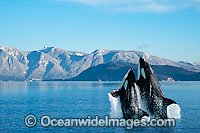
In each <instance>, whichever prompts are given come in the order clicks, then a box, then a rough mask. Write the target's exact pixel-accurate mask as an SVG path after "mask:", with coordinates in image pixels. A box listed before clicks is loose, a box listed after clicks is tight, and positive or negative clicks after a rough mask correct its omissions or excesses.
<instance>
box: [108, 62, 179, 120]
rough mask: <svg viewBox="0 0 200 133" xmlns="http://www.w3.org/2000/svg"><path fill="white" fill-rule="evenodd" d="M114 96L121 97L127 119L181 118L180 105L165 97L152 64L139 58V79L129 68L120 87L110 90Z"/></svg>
mask: <svg viewBox="0 0 200 133" xmlns="http://www.w3.org/2000/svg"><path fill="white" fill-rule="evenodd" d="M109 94H111V95H112V96H113V97H115V98H117V97H119V98H120V103H121V110H122V113H123V117H124V118H125V119H130V118H132V119H136V118H137V119H141V118H143V117H144V116H145V117H151V118H162V119H165V118H179V117H180V107H179V105H178V104H177V103H176V102H175V101H174V100H171V99H168V98H165V97H164V93H163V91H162V88H161V85H160V83H159V82H158V79H157V77H156V75H155V74H154V72H153V70H152V68H151V66H150V65H149V64H148V63H147V62H146V61H145V60H144V59H143V58H140V59H139V64H138V80H136V79H135V74H134V71H133V69H129V70H128V72H127V73H126V75H125V76H124V78H123V81H122V85H121V88H120V89H116V90H112V91H110V92H109Z"/></svg>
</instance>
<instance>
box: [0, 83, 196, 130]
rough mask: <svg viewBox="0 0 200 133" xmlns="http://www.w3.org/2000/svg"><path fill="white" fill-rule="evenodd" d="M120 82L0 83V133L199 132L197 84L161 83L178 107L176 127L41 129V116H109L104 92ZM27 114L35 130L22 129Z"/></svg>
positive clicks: (166, 94)
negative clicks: (179, 111) (32, 115)
mask: <svg viewBox="0 0 200 133" xmlns="http://www.w3.org/2000/svg"><path fill="white" fill-rule="evenodd" d="M120 85H121V82H59V81H58V82H57V81H56V82H0V132H22V131H23V132H127V131H134V132H147V133H149V132H192V133H193V132H200V112H199V111H200V82H161V85H162V88H163V91H164V94H165V97H168V98H171V99H173V100H175V101H176V102H177V103H178V104H179V106H180V107H181V119H178V120H176V127H136V128H133V129H132V130H127V129H126V128H124V127H93V128H92V127H87V128H86V127H85V128H84V127H79V128H77V127H70V128H69V127H47V128H45V127H42V126H41V125H40V122H39V119H40V117H41V116H43V115H48V116H50V117H51V118H87V116H88V115H90V116H92V117H93V116H96V115H98V116H99V117H101V118H104V116H105V115H109V116H110V111H111V107H110V102H109V98H108V92H109V91H111V90H113V89H118V88H119V87H120ZM28 114H34V115H35V116H36V118H37V124H36V126H35V127H32V128H28V127H27V126H25V123H24V119H25V117H26V116H27V115H28Z"/></svg>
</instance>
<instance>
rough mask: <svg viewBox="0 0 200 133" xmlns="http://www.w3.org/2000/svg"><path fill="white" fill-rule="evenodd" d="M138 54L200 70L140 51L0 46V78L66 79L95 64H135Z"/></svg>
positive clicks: (151, 60) (149, 59)
mask: <svg viewBox="0 0 200 133" xmlns="http://www.w3.org/2000/svg"><path fill="white" fill-rule="evenodd" d="M140 57H142V58H144V59H145V60H147V62H149V63H150V64H152V65H170V66H176V67H180V68H184V69H186V70H189V71H195V72H200V67H199V66H197V65H193V64H190V63H186V62H175V61H171V60H168V59H164V58H159V57H156V56H151V55H149V54H147V53H144V52H140V51H123V50H103V49H97V50H95V51H94V52H92V53H89V54H88V53H84V52H79V51H66V50H64V49H61V48H57V47H44V48H43V49H41V50H37V51H29V52H25V51H21V50H18V49H16V48H11V47H6V46H0V61H1V62H0V80H5V79H6V78H7V80H13V79H14V78H18V79H23V80H25V79H41V80H49V79H67V78H72V77H75V76H77V75H79V74H80V73H81V72H82V71H84V70H86V69H88V68H90V67H92V66H96V65H99V64H103V63H108V62H112V61H125V62H129V63H133V64H138V60H139V58H140Z"/></svg>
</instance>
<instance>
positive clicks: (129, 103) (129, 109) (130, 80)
mask: <svg viewBox="0 0 200 133" xmlns="http://www.w3.org/2000/svg"><path fill="white" fill-rule="evenodd" d="M109 93H110V94H111V95H112V96H113V97H115V98H117V97H118V96H119V97H120V102H121V109H122V112H123V117H124V118H125V119H130V118H132V119H135V118H137V119H141V118H142V117H143V116H147V117H148V116H149V115H148V113H146V112H145V111H143V110H141V109H140V92H139V89H138V87H137V85H136V80H135V74H134V72H133V70H132V69H130V70H129V71H128V72H127V74H126V75H125V76H124V79H123V81H122V85H121V88H120V89H117V90H112V91H111V92H109Z"/></svg>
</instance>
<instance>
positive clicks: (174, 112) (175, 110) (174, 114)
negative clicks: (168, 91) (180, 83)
mask: <svg viewBox="0 0 200 133" xmlns="http://www.w3.org/2000/svg"><path fill="white" fill-rule="evenodd" d="M167 117H168V118H175V119H180V118H181V108H180V106H179V105H178V104H170V105H169V106H167Z"/></svg>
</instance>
